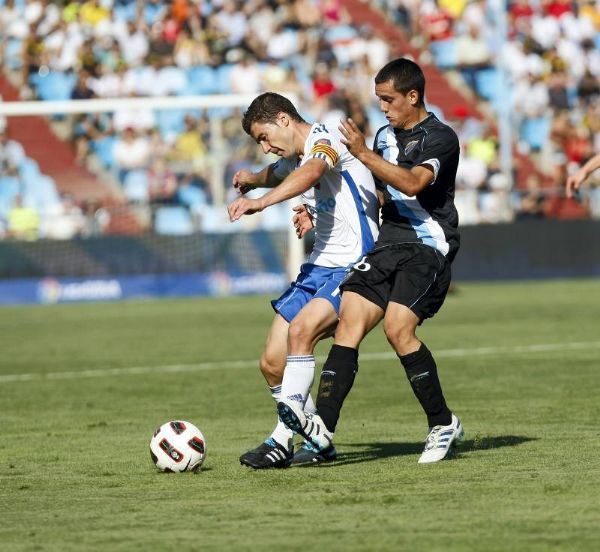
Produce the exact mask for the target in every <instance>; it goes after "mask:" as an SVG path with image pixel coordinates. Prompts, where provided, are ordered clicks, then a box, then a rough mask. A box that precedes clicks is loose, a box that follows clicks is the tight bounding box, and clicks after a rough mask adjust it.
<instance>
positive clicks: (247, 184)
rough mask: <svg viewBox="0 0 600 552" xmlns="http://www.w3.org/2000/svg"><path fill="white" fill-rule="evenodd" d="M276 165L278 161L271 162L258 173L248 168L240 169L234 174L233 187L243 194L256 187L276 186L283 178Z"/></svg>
mask: <svg viewBox="0 0 600 552" xmlns="http://www.w3.org/2000/svg"><path fill="white" fill-rule="evenodd" d="M275 165H276V163H271V164H270V165H267V166H266V167H265V168H264V169H262V170H261V171H260V172H257V173H253V172H252V171H249V170H248V169H240V170H239V171H238V172H236V173H235V174H234V175H233V187H234V188H235V189H236V190H237V191H238V192H239V193H240V194H241V195H244V194H245V193H247V192H249V191H250V190H254V189H255V188H274V187H275V186H277V185H279V184H280V183H281V181H282V180H283V178H281V177H280V176H278V175H277V173H276V172H275V170H274V168H275Z"/></svg>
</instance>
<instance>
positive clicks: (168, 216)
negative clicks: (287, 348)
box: [0, 95, 304, 303]
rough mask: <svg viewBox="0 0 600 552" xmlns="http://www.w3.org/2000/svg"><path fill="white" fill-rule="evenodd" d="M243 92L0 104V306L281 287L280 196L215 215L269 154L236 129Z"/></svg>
mask: <svg viewBox="0 0 600 552" xmlns="http://www.w3.org/2000/svg"><path fill="white" fill-rule="evenodd" d="M252 99H253V97H249V96H223V95H219V96H180V97H171V96H170V97H161V98H122V99H103V100H77V101H45V102H6V101H5V102H0V125H1V128H3V129H4V131H3V133H2V145H1V149H0V151H1V152H2V158H1V161H2V170H1V172H0V303H21V302H25V303H27V302H62V301H81V300H102V299H119V298H129V297H142V296H185V295H198V294H211V295H212V294H229V293H259V292H265V293H274V292H277V291H279V290H280V289H282V288H284V287H285V285H286V284H287V282H288V281H289V278H290V277H293V276H294V275H295V273H296V272H297V269H298V267H299V265H300V264H301V262H302V259H303V256H304V247H303V243H302V242H301V241H299V240H298V239H297V238H296V237H295V234H294V231H293V226H292V223H291V219H292V215H293V212H292V203H293V202H287V203H285V204H281V205H277V206H273V207H271V208H269V209H268V210H266V211H265V212H263V213H258V214H255V215H252V216H246V217H242V219H241V220H240V221H237V222H235V223H231V222H230V221H229V219H228V216H227V209H226V206H227V203H228V202H230V201H232V200H233V199H234V198H235V197H236V196H237V193H236V192H235V191H234V190H233V188H232V184H231V182H232V177H233V174H235V172H236V171H237V170H240V169H242V168H246V169H249V170H254V171H256V170H258V169H260V168H262V167H263V166H265V165H266V164H268V163H269V162H271V161H272V159H269V158H268V157H265V156H264V154H263V153H262V151H261V150H260V148H259V147H258V146H257V145H256V144H255V143H254V142H253V141H252V140H251V139H250V138H249V137H248V136H247V135H246V134H245V133H244V132H243V130H242V128H241V115H242V113H243V111H244V110H245V109H246V107H247V106H248V105H249V103H250V102H251V101H252ZM254 193H256V194H260V193H262V192H251V194H254Z"/></svg>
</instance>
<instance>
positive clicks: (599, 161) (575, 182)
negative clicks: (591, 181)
mask: <svg viewBox="0 0 600 552" xmlns="http://www.w3.org/2000/svg"><path fill="white" fill-rule="evenodd" d="M599 168H600V153H597V154H596V155H594V156H593V157H592V158H591V159H589V160H588V162H587V163H586V164H585V165H583V167H581V168H580V169H579V170H578V171H577V172H576V173H575V174H572V175H571V176H569V178H567V184H566V192H567V197H573V196H574V195H575V193H576V192H577V190H579V187H580V186H581V185H582V184H583V183H584V182H585V180H586V178H587V177H588V176H590V174H592V173H593V172H594V171H595V170H596V169H599Z"/></svg>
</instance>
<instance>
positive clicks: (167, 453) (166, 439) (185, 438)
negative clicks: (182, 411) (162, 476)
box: [150, 420, 206, 472]
mask: <svg viewBox="0 0 600 552" xmlns="http://www.w3.org/2000/svg"><path fill="white" fill-rule="evenodd" d="M150 456H151V457H152V461H153V462H154V464H156V467H157V468H158V469H159V470H161V471H164V472H185V471H191V472H196V471H198V470H199V469H200V466H202V463H203V462H204V459H205V458H206V440H205V439H204V435H202V432H201V431H200V430H199V429H198V428H197V427H196V426H195V425H194V424H191V423H190V422H184V421H182V420H175V421H173V422H167V423H166V424H163V425H161V426H160V427H159V428H158V429H157V430H156V431H155V432H154V435H153V436H152V439H150Z"/></svg>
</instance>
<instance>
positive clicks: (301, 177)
mask: <svg viewBox="0 0 600 552" xmlns="http://www.w3.org/2000/svg"><path fill="white" fill-rule="evenodd" d="M328 169H329V165H328V164H327V162H326V161H324V160H323V159H319V158H311V159H309V160H308V161H307V162H306V163H304V165H302V166H301V167H299V168H297V169H296V170H295V171H293V172H292V173H290V174H289V175H288V176H287V177H286V178H285V179H284V180H283V181H282V182H281V184H279V186H277V187H276V188H273V189H272V190H271V191H270V192H268V193H266V194H265V195H263V196H262V197H259V198H257V199H247V198H238V199H236V200H235V201H234V202H233V203H231V204H230V205H229V206H228V207H227V211H228V212H229V220H231V221H232V222H233V221H236V220H238V219H239V218H240V217H241V216H242V215H251V214H254V213H258V212H260V211H262V210H264V209H266V208H267V207H270V206H271V205H275V204H276V203H281V202H282V201H286V200H287V199H291V198H292V197H296V196H299V195H300V194H301V193H303V192H306V190H308V189H309V188H311V187H312V186H314V185H315V184H317V183H318V182H319V179H320V178H321V177H322V176H323V175H324V174H325V172H326V171H327V170H328Z"/></svg>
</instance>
